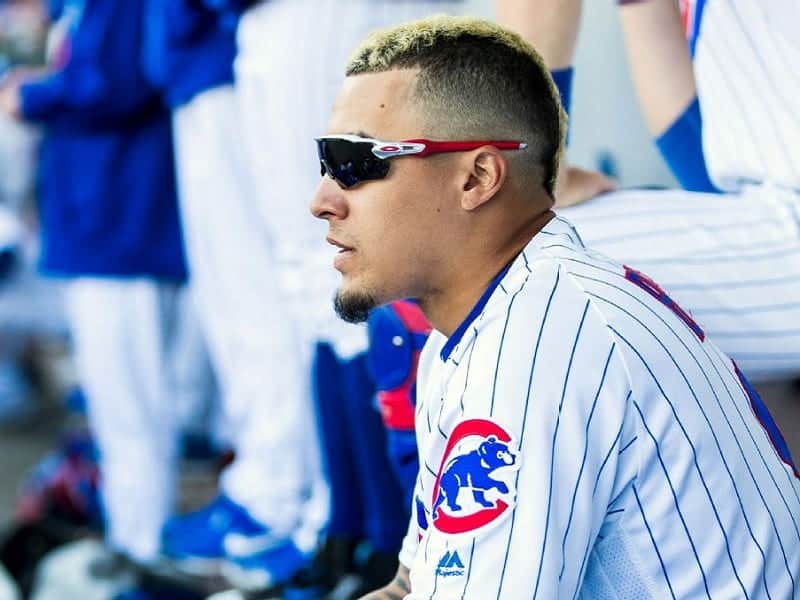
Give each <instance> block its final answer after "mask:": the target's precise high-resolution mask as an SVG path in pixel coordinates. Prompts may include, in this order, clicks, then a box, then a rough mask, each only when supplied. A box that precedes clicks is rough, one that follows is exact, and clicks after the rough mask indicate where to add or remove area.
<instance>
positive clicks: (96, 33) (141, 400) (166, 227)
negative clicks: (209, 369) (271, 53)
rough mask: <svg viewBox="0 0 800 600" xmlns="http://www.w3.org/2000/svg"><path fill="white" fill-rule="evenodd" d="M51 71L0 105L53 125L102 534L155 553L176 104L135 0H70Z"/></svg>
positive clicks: (62, 261) (164, 448) (166, 377)
mask: <svg viewBox="0 0 800 600" xmlns="http://www.w3.org/2000/svg"><path fill="white" fill-rule="evenodd" d="M54 4H56V5H57V6H56V8H57V9H58V14H57V15H56V16H57V17H58V22H57V24H56V31H57V32H58V33H59V34H60V35H59V36H58V37H59V39H58V41H57V43H56V44H54V52H53V61H52V63H51V66H50V67H51V69H50V70H49V71H48V72H47V73H41V74H37V75H35V76H31V75H26V74H20V75H18V76H15V75H13V74H12V77H11V78H10V79H9V80H7V82H6V83H5V84H4V86H3V87H2V88H0V108H2V109H4V110H5V111H6V112H7V113H9V114H11V115H13V116H14V117H16V118H18V119H23V120H26V121H31V122H38V123H42V124H44V125H46V134H45V138H44V141H43V148H42V156H41V164H40V170H41V174H42V177H41V181H42V186H41V189H40V191H39V200H40V204H41V227H42V254H41V267H42V268H43V270H44V271H45V272H47V273H48V274H50V275H54V276H57V277H62V278H66V279H67V280H68V281H67V283H66V284H65V301H66V308H67V318H68V321H69V325H70V331H71V334H72V339H73V343H74V346H75V355H76V365H77V370H78V373H79V377H80V380H81V385H82V386H83V389H84V390H85V392H86V394H87V398H88V414H89V420H90V423H91V426H92V430H93V432H94V434H95V435H96V439H97V443H98V447H99V449H100V453H101V457H102V458H101V469H102V473H103V481H102V493H103V502H104V508H105V517H106V521H107V523H106V524H107V529H106V541H107V543H108V545H109V546H110V547H111V548H112V549H113V550H115V551H117V552H119V553H121V554H123V555H125V556H126V557H128V558H130V559H132V560H134V561H136V562H139V563H149V562H152V561H154V560H155V559H156V557H157V554H158V547H159V536H160V530H161V526H162V525H163V522H164V520H165V519H166V517H167V515H168V513H169V511H170V510H171V507H172V497H173V482H174V475H175V460H174V459H175V453H176V433H177V432H176V427H177V422H176V418H175V417H176V415H175V413H174V411H173V404H172V401H173V399H174V396H175V387H174V385H173V384H174V380H173V377H172V375H173V372H172V370H171V366H172V363H171V361H172V358H173V357H174V354H173V350H174V349H175V346H174V344H173V342H175V337H174V335H172V333H173V332H174V331H175V327H176V316H177V314H178V313H179V310H180V305H181V296H182V293H181V287H180V284H181V283H182V281H183V280H184V279H185V277H186V266H185V262H184V256H183V244H182V237H181V232H180V226H179V223H178V208H177V202H176V199H175V186H174V173H173V169H172V144H171V139H170V138H171V132H170V123H169V114H168V112H167V111H166V110H165V109H164V106H163V105H162V103H161V99H160V98H159V96H158V94H157V93H156V91H155V89H153V87H152V86H150V85H148V83H147V81H146V78H145V76H144V74H143V72H142V69H141V68H140V58H141V43H142V28H143V13H142V5H141V3H140V2H139V1H138V0H66V1H65V2H62V3H54Z"/></svg>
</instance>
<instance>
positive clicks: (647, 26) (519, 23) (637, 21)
mask: <svg viewBox="0 0 800 600" xmlns="http://www.w3.org/2000/svg"><path fill="white" fill-rule="evenodd" d="M582 5H583V0H535V1H534V0H497V20H498V23H500V24H501V25H504V26H506V27H509V28H510V29H514V30H516V31H518V32H519V33H520V34H521V35H522V36H523V37H524V38H525V39H526V40H527V41H528V42H530V43H531V44H533V45H534V47H536V48H537V49H538V50H539V52H540V53H541V54H542V57H543V58H544V61H545V64H547V66H548V67H549V68H550V69H563V68H565V67H568V66H569V65H571V64H572V63H573V59H574V55H575V47H576V45H577V40H578V33H579V26H580V16H581V9H582ZM619 11H620V17H621V20H622V29H623V33H624V36H625V47H626V50H627V54H628V63H629V64H630V67H631V75H632V77H633V82H634V85H635V87H636V92H637V95H638V96H639V102H640V104H641V107H642V112H643V114H644V117H645V122H646V123H647V127H648V130H649V131H650V133H651V134H652V135H653V136H654V137H658V136H660V135H661V134H662V133H664V132H665V131H666V130H667V128H668V127H669V126H670V125H672V123H674V122H675V119H677V118H678V117H679V116H680V115H681V114H682V113H683V112H684V111H685V110H686V107H687V106H688V105H689V103H690V102H691V101H692V100H693V99H694V97H695V96H696V95H697V90H696V86H695V81H694V75H693V72H692V64H691V58H690V56H689V52H688V50H687V47H686V38H685V37H684V34H683V28H682V25H681V20H680V14H679V11H678V8H677V6H676V2H675V0H641V1H640V2H630V3H627V4H624V5H622V6H620V9H619ZM614 187H615V185H614V182H613V181H612V180H610V179H608V178H607V177H605V176H604V175H602V174H601V173H598V172H595V171H587V170H584V169H580V168H577V167H572V166H568V165H564V167H563V168H562V170H561V172H559V176H558V187H557V188H556V200H557V202H556V206H570V205H573V204H579V203H580V202H583V201H585V200H588V199H590V198H593V197H594V196H596V195H598V194H600V193H602V192H606V191H610V190H612V189H614Z"/></svg>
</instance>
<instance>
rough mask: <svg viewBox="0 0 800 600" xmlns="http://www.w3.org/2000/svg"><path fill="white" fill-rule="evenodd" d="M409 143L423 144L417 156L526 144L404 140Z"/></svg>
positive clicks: (514, 148) (519, 146)
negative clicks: (422, 148)
mask: <svg viewBox="0 0 800 600" xmlns="http://www.w3.org/2000/svg"><path fill="white" fill-rule="evenodd" d="M404 142H408V143H410V144H423V145H424V146H425V149H424V150H423V151H422V152H419V153H418V154H417V156H428V155H429V154H441V153H443V152H464V151H467V150H475V149H476V148H480V147H481V146H494V147H495V148H497V149H498V150H522V149H523V148H527V147H528V144H526V143H525V142H512V141H492V140H472V141H467V142H434V141H431V140H424V139H417V140H404Z"/></svg>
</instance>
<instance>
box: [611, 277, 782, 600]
mask: <svg viewBox="0 0 800 600" xmlns="http://www.w3.org/2000/svg"><path fill="white" fill-rule="evenodd" d="M621 291H624V290H621ZM624 292H625V293H627V292H626V291H624ZM598 298H599V299H601V300H604V301H606V302H608V303H610V304H612V305H613V306H615V307H617V308H618V309H619V310H621V311H622V312H625V313H626V314H627V315H628V316H629V317H631V318H632V319H634V320H635V321H636V322H637V323H639V325H641V326H642V327H643V328H645V329H646V330H647V331H648V333H650V335H651V336H653V339H654V340H656V341H657V342H658V344H659V345H660V346H661V347H662V349H663V350H664V351H665V352H666V353H667V355H668V356H669V357H670V359H671V360H672V363H673V365H675V367H676V368H677V369H678V372H679V373H680V374H681V377H682V378H683V380H684V383H686V386H687V387H688V388H689V391H690V392H691V395H692V397H693V398H694V400H695V403H696V404H697V407H698V409H699V410H700V413H701V414H702V415H703V419H704V420H705V422H706V425H708V430H709V432H710V433H711V436H712V438H713V439H714V443H715V445H716V447H717V450H718V452H719V455H720V458H721V460H722V464H723V465H724V467H725V471H726V472H727V473H728V477H729V478H730V480H731V485H732V486H733V490H734V492H735V494H736V497H737V499H738V501H739V508H740V510H741V513H742V517H743V518H744V521H745V524H746V526H747V529H748V531H749V533H750V538H751V539H752V540H753V542H754V543H755V545H756V548H758V551H759V553H760V554H761V557H762V560H763V562H764V565H766V557H765V555H764V551H763V549H762V548H761V544H759V542H758V540H757V539H756V537H755V534H754V533H753V530H752V527H751V525H750V519H749V518H748V517H747V512H746V511H745V508H744V503H743V501H742V498H741V495H740V493H739V489H738V487H737V485H736V480H735V478H734V477H733V474H732V473H731V470H730V467H729V466H728V462H727V460H726V459H725V453H724V452H723V451H722V446H721V445H720V443H719V438H718V437H717V435H716V432H715V431H714V428H713V427H712V426H711V421H710V420H709V418H708V415H707V414H706V411H705V409H704V408H703V406H702V403H701V402H700V400H699V398H698V397H697V394H696V393H695V391H694V389H693V387H692V385H691V383H689V380H688V378H687V377H686V375H685V373H684V372H683V369H682V368H681V367H680V365H679V364H678V362H677V361H676V360H675V358H674V357H673V355H672V353H671V352H670V351H669V350H668V349H667V347H666V346H665V345H664V344H663V342H662V341H661V340H660V339H659V338H658V336H656V335H655V334H654V333H653V332H652V331H651V330H650V329H649V328H648V327H647V326H646V325H645V324H644V323H643V322H642V321H641V320H639V319H638V318H637V317H636V316H634V315H633V314H632V313H630V312H629V311H627V310H625V309H624V308H622V307H621V306H619V305H617V304H615V303H613V302H611V301H610V300H608V299H606V298H602V297H598ZM634 299H635V298H634ZM642 306H643V307H644V308H646V309H648V310H650V311H651V312H652V313H653V314H654V315H655V316H656V317H657V318H659V319H660V320H661V321H662V323H664V325H666V326H667V328H668V329H669V330H670V331H671V333H672V334H673V335H674V336H675V338H676V339H677V340H678V341H679V342H680V343H681V344H682V345H683V347H684V350H685V351H686V354H687V355H689V356H691V357H692V359H693V360H694V361H695V362H696V363H697V365H698V367H700V370H701V373H703V376H704V377H705V378H706V382H707V383H708V385H709V389H710V390H711V392H712V394H713V395H714V397H715V399H716V401H717V405H718V406H719V408H720V411H721V412H722V414H723V416H725V412H724V410H723V409H722V405H721V403H720V401H719V398H718V397H717V394H716V391H715V390H714V386H713V385H711V382H710V381H709V380H708V376H707V375H705V371H704V370H703V369H702V367H701V365H700V362H699V361H698V359H697V357H696V356H695V354H694V352H692V351H691V349H690V348H689V347H688V346H687V345H686V344H685V343H684V342H683V340H682V339H681V337H680V336H679V335H678V334H677V333H676V332H675V330H674V329H673V328H672V327H671V326H670V325H669V323H667V322H666V321H664V320H663V319H661V318H660V315H658V314H656V313H655V312H654V311H652V309H650V307H648V306H646V305H644V304H643V305H642ZM625 341H626V343H627V340H625ZM636 354H637V356H639V354H638V352H636ZM639 358H640V359H641V356H639ZM643 362H644V361H643ZM647 370H648V371H650V369H649V367H648V368H647ZM651 374H652V371H651ZM653 377H655V376H654V375H653ZM659 389H660V386H659ZM662 393H663V392H662ZM664 398H665V399H666V400H667V402H668V403H669V404H670V408H672V412H673V416H674V418H675V420H676V422H677V423H678V425H679V426H680V428H681V430H682V431H683V432H684V435H685V436H686V441H687V442H688V443H689V446H690V447H691V449H692V455H693V458H694V464H695V467H696V469H697V473H698V475H699V476H700V480H701V481H702V483H703V487H704V488H705V490H706V494H707V495H708V499H709V501H710V502H711V506H712V509H713V511H714V515H715V516H716V519H717V523H718V524H719V526H720V530H721V531H722V535H723V537H724V539H725V545H726V548H727V551H728V558H729V559H730V561H731V566H732V567H733V572H734V574H735V575H736V579H737V580H738V581H739V583H740V585H741V586H742V591H743V592H744V591H745V590H744V584H742V582H741V580H740V579H739V575H738V572H737V569H736V561H734V559H733V556H732V554H731V551H730V544H729V541H728V536H727V533H726V530H725V527H724V525H723V524H722V520H721V519H720V517H719V514H718V512H717V508H716V506H715V503H714V500H713V498H712V496H711V491H710V490H709V488H708V486H707V485H706V482H705V478H704V477H703V474H702V472H701V471H700V466H699V465H698V464H697V452H696V450H695V447H694V444H693V443H692V441H691V438H690V437H689V434H688V433H687V432H686V430H685V429H684V427H683V424H682V422H681V421H680V419H679V418H678V415H677V412H676V411H675V408H674V407H673V406H672V403H671V402H670V400H669V398H667V397H666V395H664ZM725 418H726V420H727V417H725ZM744 462H745V464H746V463H747V461H746V460H745V461H744ZM754 481H755V480H754ZM765 507H766V504H765ZM766 508H767V512H768V513H769V507H766ZM770 516H771V515H770ZM776 534H777V530H776ZM778 541H779V543H780V546H781V549H783V544H782V543H781V542H780V535H778ZM784 557H785V554H784ZM787 569H788V564H787ZM762 576H763V577H764V587H765V589H766V591H767V596H768V597H771V596H770V593H769V587H768V585H767V581H766V575H765V573H764V571H762ZM789 577H790V578H792V583H793V585H794V578H793V577H792V575H791V573H790V574H789ZM745 595H747V594H746V592H745Z"/></svg>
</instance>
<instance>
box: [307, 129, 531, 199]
mask: <svg viewBox="0 0 800 600" xmlns="http://www.w3.org/2000/svg"><path fill="white" fill-rule="evenodd" d="M315 139H316V142H317V153H318V154H319V162H320V166H321V175H323V176H325V175H328V176H329V177H330V178H331V179H333V180H334V181H336V183H338V184H339V187H342V188H344V189H347V188H351V187H355V186H357V185H358V184H359V183H362V182H364V181H373V180H375V179H383V178H384V177H386V176H387V175H388V174H389V160H390V159H392V158H397V157H399V156H415V157H417V158H424V157H426V156H430V155H431V154H442V153H445V152H466V151H468V150H475V149H476V148H480V147H481V146H494V147H495V148H497V149H498V150H522V149H523V148H527V147H528V144H526V143H525V142H511V141H467V142H434V141H431V140H421V139H420V140H403V141H402V142H382V141H380V140H374V139H372V138H365V137H361V136H357V135H326V136H323V137H318V138H315Z"/></svg>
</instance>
